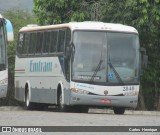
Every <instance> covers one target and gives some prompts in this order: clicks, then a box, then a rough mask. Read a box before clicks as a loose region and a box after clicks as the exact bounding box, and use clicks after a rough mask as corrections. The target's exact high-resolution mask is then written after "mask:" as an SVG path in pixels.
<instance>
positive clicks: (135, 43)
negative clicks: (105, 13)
mask: <svg viewBox="0 0 160 135" xmlns="http://www.w3.org/2000/svg"><path fill="white" fill-rule="evenodd" d="M139 81H140V45H139V35H138V32H137V30H136V29H135V28H133V27H130V26H125V25H122V24H112V23H103V22H71V23H67V24H59V25H49V26H31V25H30V26H27V27H23V28H22V29H20V31H19V41H18V45H17V53H16V60H15V98H16V99H17V100H19V101H23V102H25V105H26V107H27V108H28V109H34V107H35V108H36V106H39V105H42V103H43V104H44V103H45V104H46V105H49V104H54V105H57V106H58V109H59V110H61V111H68V110H70V111H71V110H72V109H73V110H74V111H77V112H87V111H88V108H89V107H101V108H102V107H103V108H107V107H111V108H113V110H114V113H115V114H123V113H124V112H125V109H126V108H136V106H137V103H138V93H139V85H140V82H139Z"/></svg>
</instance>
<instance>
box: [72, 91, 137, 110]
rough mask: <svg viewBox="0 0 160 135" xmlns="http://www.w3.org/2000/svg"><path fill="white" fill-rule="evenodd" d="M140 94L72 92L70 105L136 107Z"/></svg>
mask: <svg viewBox="0 0 160 135" xmlns="http://www.w3.org/2000/svg"><path fill="white" fill-rule="evenodd" d="M137 103H138V96H100V95H83V94H75V93H71V99H70V105H87V106H97V107H98V106H99V107H126V108H136V107H137Z"/></svg>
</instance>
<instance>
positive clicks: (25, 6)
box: [0, 0, 33, 12]
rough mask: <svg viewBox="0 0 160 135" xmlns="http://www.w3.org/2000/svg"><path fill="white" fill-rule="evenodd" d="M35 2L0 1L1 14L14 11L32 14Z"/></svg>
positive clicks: (31, 0) (26, 0)
mask: <svg viewBox="0 0 160 135" xmlns="http://www.w3.org/2000/svg"><path fill="white" fill-rule="evenodd" d="M32 8H33V0H0V12H4V11H5V10H12V9H22V10H25V11H29V12H32Z"/></svg>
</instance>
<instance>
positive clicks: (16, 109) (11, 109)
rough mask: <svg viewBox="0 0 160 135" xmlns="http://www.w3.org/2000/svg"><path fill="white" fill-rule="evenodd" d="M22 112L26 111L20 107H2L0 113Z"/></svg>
mask: <svg viewBox="0 0 160 135" xmlns="http://www.w3.org/2000/svg"><path fill="white" fill-rule="evenodd" d="M20 110H24V109H23V108H22V107H20V106H1V107H0V111H20Z"/></svg>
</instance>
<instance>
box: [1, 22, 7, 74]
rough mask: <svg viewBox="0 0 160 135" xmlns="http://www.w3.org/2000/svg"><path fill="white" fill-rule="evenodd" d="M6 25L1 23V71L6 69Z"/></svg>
mask: <svg viewBox="0 0 160 135" xmlns="http://www.w3.org/2000/svg"><path fill="white" fill-rule="evenodd" d="M5 55H6V54H5V35H4V25H3V22H1V21H0V71H1V70H4V69H5V68H6V59H5V58H6V57H5Z"/></svg>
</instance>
